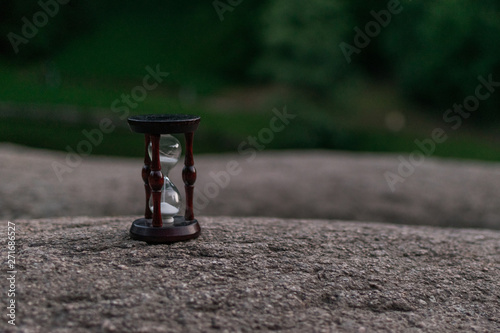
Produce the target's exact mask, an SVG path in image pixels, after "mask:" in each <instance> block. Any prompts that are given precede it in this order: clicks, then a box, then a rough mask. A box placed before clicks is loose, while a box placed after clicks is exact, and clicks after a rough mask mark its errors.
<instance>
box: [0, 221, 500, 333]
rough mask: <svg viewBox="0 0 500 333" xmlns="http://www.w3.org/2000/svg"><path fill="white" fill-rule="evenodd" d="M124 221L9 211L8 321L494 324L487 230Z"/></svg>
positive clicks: (82, 324) (273, 326)
mask: <svg viewBox="0 0 500 333" xmlns="http://www.w3.org/2000/svg"><path fill="white" fill-rule="evenodd" d="M131 221H132V218H131V217H120V218H87V217H77V218H60V219H52V220H32V221H27V220H25V221H21V220H18V221H17V222H16V232H17V267H16V268H17V271H18V274H17V277H18V281H17V295H18V296H17V302H18V307H19V308H18V324H19V325H18V328H19V332H53V333H62V332H71V333H78V332H148V333H149V332H181V331H182V332H253V331H259V330H260V331H271V330H272V331H283V332H331V331H334V332H336V331H339V332H498V331H500V298H499V295H500V285H499V283H498V282H499V281H500V232H498V231H486V230H473V229H440V228H434V227H418V226H414V227H410V226H395V225H388V224H378V223H353V222H338V221H327V220H282V219H269V218H231V217H213V218H211V217H210V218H209V217H204V218H200V222H201V224H202V227H203V232H202V235H201V236H200V238H198V239H197V240H194V241H189V242H185V243H176V244H173V245H154V246H151V245H147V244H146V243H144V242H138V241H133V240H131V239H130V238H129V235H128V228H129V226H130V224H131ZM5 226H6V222H5V221H4V222H1V231H2V234H5ZM1 251H2V258H5V257H6V256H5V253H4V252H5V246H2V248H1ZM2 281H5V279H3V278H2ZM2 290H5V289H4V288H3V289H2ZM4 297H5V295H4ZM0 331H3V332H5V331H6V332H15V331H14V330H12V329H11V328H10V326H9V325H7V324H6V320H5V318H4V319H2V321H1V322H0Z"/></svg>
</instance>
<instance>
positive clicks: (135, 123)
mask: <svg viewBox="0 0 500 333" xmlns="http://www.w3.org/2000/svg"><path fill="white" fill-rule="evenodd" d="M200 120H201V118H200V117H199V116H194V115H189V114H147V115H140V116H131V117H129V118H128V125H129V126H130V129H131V130H132V131H133V132H137V133H145V134H175V133H190V132H194V131H196V129H197V128H198V124H199V123H200Z"/></svg>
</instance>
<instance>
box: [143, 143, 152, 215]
mask: <svg viewBox="0 0 500 333" xmlns="http://www.w3.org/2000/svg"><path fill="white" fill-rule="evenodd" d="M150 142H151V139H150V136H149V134H145V135H144V151H145V153H144V166H143V167H142V180H143V181H144V191H145V192H146V208H145V210H144V218H146V219H150V218H153V212H151V208H150V207H149V199H150V198H151V187H150V186H149V174H150V173H151V158H150V157H149V152H148V149H149V143H150Z"/></svg>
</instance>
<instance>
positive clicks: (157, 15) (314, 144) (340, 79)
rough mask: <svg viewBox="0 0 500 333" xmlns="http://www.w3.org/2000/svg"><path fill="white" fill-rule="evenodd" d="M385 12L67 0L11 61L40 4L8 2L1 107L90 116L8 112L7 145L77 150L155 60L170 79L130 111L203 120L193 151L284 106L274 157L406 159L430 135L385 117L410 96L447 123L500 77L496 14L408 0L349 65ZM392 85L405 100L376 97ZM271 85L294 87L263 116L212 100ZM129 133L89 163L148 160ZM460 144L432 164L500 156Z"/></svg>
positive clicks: (3, 3)
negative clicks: (301, 153) (480, 84)
mask: <svg viewBox="0 0 500 333" xmlns="http://www.w3.org/2000/svg"><path fill="white" fill-rule="evenodd" d="M54 1H56V0H42V2H43V3H53V2H54ZM225 2H226V3H227V4H229V2H227V1H225ZM233 3H236V2H233ZM387 5H388V1H385V0H384V1H381V0H375V1H370V2H366V1H361V0H351V1H349V0H310V1H297V0H288V1H285V0H254V1H242V2H240V3H239V4H238V5H236V6H234V7H233V8H232V9H233V10H232V11H226V12H225V13H224V20H223V21H220V20H219V15H218V13H217V11H216V9H215V8H214V7H213V2H212V1H211V0H192V1H189V2H166V1H163V0H148V1H144V2H141V3H138V2H123V1H118V0H102V1H99V2H89V1H83V0H71V1H69V2H68V4H65V5H60V8H59V11H58V14H57V15H55V16H54V17H53V18H50V20H49V21H48V24H47V25H46V26H44V27H43V28H40V29H38V33H37V35H36V36H35V37H33V38H30V39H29V43H27V44H21V45H20V46H19V49H20V51H19V53H17V54H16V53H14V52H13V48H12V45H11V43H10V42H9V40H8V38H7V36H8V34H9V33H11V32H13V33H16V34H18V35H19V34H21V33H22V27H23V24H24V21H23V18H24V17H26V19H27V20H28V21H32V20H33V15H34V14H35V13H37V12H39V11H40V10H42V8H41V6H40V4H39V2H38V1H33V0H30V1H28V0H0V76H1V78H2V80H0V102H7V104H8V103H13V104H15V105H17V106H19V105H23V104H28V105H29V104H34V105H36V104H44V105H54V104H59V105H66V106H70V107H71V106H75V105H77V106H80V109H79V110H80V111H81V113H82V115H81V117H80V119H81V121H80V122H79V123H75V122H73V123H64V122H62V121H60V119H61V117H60V116H61V113H64V107H58V108H54V110H53V112H52V114H53V119H49V118H44V119H41V120H36V119H31V118H28V117H25V115H22V114H19V116H18V117H11V116H9V117H5V116H2V117H3V118H2V122H1V123H0V140H4V141H7V140H9V141H14V142H18V143H23V144H28V145H32V146H38V147H45V148H51V149H61V150H64V149H65V147H66V145H70V146H74V145H75V144H76V143H78V141H79V140H81V139H82V135H81V131H82V129H91V128H93V127H95V123H92V120H91V119H93V118H92V117H94V118H95V117H96V116H97V117H104V116H106V115H107V114H108V113H109V114H111V110H110V105H111V103H112V102H113V100H115V99H116V98H119V97H120V95H121V94H122V93H127V92H130V89H131V88H132V87H134V86H135V85H137V84H139V83H140V82H141V79H142V77H143V76H144V75H145V71H144V68H145V66H148V65H149V66H154V65H155V64H159V65H160V67H161V69H162V70H164V71H168V72H170V75H169V76H168V77H167V78H166V80H165V82H164V83H162V85H161V86H160V87H159V88H158V89H157V90H155V91H153V92H151V94H150V95H148V98H147V99H146V100H145V101H144V102H143V103H141V104H140V105H139V106H138V107H137V109H134V110H133V113H137V114H146V113H165V112H172V113H173V112H179V113H193V114H200V115H201V116H202V117H203V126H201V127H200V130H199V132H197V136H198V137H199V141H197V148H196V149H197V150H198V151H201V152H220V151H236V148H237V147H238V144H239V143H240V142H241V141H243V140H245V139H246V138H247V137H248V136H249V135H257V133H258V132H259V130H260V129H262V128H264V127H266V126H268V123H269V119H270V117H272V114H271V110H272V108H273V107H278V108H280V107H282V106H283V105H287V106H288V109H289V110H290V112H293V113H294V114H297V116H298V117H297V121H294V122H292V123H291V124H290V125H289V127H287V129H286V131H283V132H280V133H279V135H276V137H275V139H274V140H273V141H272V142H271V143H270V144H269V145H267V146H266V148H268V149H287V148H304V149H306V148H327V149H346V150H359V151H363V150H369V151H404V150H409V151H411V150H413V149H415V147H414V144H413V139H414V138H415V137H421V136H423V135H427V133H428V131H427V129H423V130H420V131H413V132H412V131H411V130H406V129H405V130H403V131H402V132H399V133H394V132H390V131H388V130H387V128H386V127H385V125H384V120H383V119H384V116H385V115H386V114H387V113H388V112H390V111H400V110H405V111H406V110H407V109H408V108H407V106H408V105H410V103H406V101H405V103H400V102H399V101H398V102H396V101H395V100H396V99H397V98H395V97H397V96H400V93H403V94H405V95H406V96H408V97H410V98H411V99H412V100H413V101H417V102H420V103H422V105H425V107H423V108H418V112H420V110H429V111H430V112H435V115H436V118H437V119H438V121H441V120H440V117H441V116H442V114H443V112H444V110H445V109H447V108H449V107H451V105H452V104H453V103H461V102H462V101H463V99H464V98H465V97H466V96H468V95H471V94H473V93H474V88H475V86H476V85H477V76H478V75H482V76H485V77H486V76H487V75H488V74H490V73H492V74H493V77H494V79H496V76H495V75H496V73H499V69H500V68H499V63H500V61H499V57H498V54H500V53H499V52H498V51H499V50H498V48H499V47H500V46H499V45H500V44H498V43H496V38H498V36H499V32H500V20H499V14H498V13H499V12H498V7H499V6H500V5H499V4H497V3H496V2H494V1H493V0H485V1H481V2H479V1H472V0H457V1H455V2H453V3H451V2H446V3H445V2H431V1H423V2H418V1H407V0H404V1H401V5H402V7H403V11H402V12H401V13H400V14H398V15H394V16H393V17H392V18H391V22H390V24H389V25H388V26H387V27H385V28H382V29H381V32H380V34H379V35H377V36H375V37H373V38H371V41H370V44H369V45H368V46H367V47H365V48H363V49H362V50H361V52H359V54H358V53H355V54H353V55H352V62H351V63H348V62H347V61H346V58H345V57H344V55H343V53H342V50H341V49H340V47H339V45H340V43H342V42H345V43H349V44H353V43H354V37H355V34H356V32H355V31H354V27H359V28H360V29H362V30H364V28H365V25H366V24H367V22H370V21H373V20H374V18H373V14H372V13H371V11H373V10H374V11H376V12H379V11H381V10H384V9H386V8H387ZM367 82H368V83H367ZM370 82H371V83H370ZM383 82H390V86H391V89H392V90H395V89H394V87H397V89H399V91H398V92H397V93H396V92H394V93H393V92H392V90H391V92H390V93H385V92H382V93H381V94H380V95H377V96H374V94H372V93H371V92H372V91H374V90H376V89H374V87H377V86H378V85H379V83H383ZM274 83H278V85H281V84H282V83H285V84H286V85H289V86H292V87H299V89H294V88H292V89H291V91H292V92H293V93H292V95H293V96H292V97H290V95H288V96H286V97H281V96H277V97H276V96H273V98H274V100H273V103H274V104H272V105H271V104H270V105H267V104H261V105H259V106H258V107H256V108H254V109H250V108H249V107H247V106H246V105H244V104H245V103H246V100H247V99H245V98H243V99H242V100H241V101H240V103H241V105H236V106H233V107H232V109H231V110H228V109H227V108H226V109H225V110H224V111H221V110H218V109H217V107H216V106H214V104H211V105H209V104H208V103H205V102H206V99H209V98H210V97H211V96H216V97H217V96H218V97H220V95H223V92H224V91H225V90H231V89H232V88H234V87H248V86H257V87H264V86H267V85H269V84H270V85H272V84H274ZM251 88H252V87H250V90H251ZM303 88H306V89H303ZM182 91H187V92H188V93H190V94H193V96H195V98H194V102H192V103H191V104H190V103H185V102H183V101H182V100H181V98H180V97H179V96H180V95H181V93H180V92H182ZM221 92H222V93H221ZM223 97H224V96H223ZM499 98H500V94H493V95H492V97H491V98H490V99H488V100H487V101H485V102H482V103H481V108H480V111H479V112H477V113H476V114H475V115H474V117H471V120H473V121H479V122H481V123H482V124H494V122H493V121H492V120H495V119H497V120H498V119H500V117H499V116H497V113H496V112H495V108H497V106H498V105H499V102H500V101H499ZM96 110H97V111H96ZM94 113H95V114H94ZM0 115H1V114H0ZM425 117H427V115H426V116H425ZM426 119H427V118H426ZM375 122H377V124H376V125H374V123H375ZM441 122H442V121H441ZM431 124H432V125H430V126H435V124H436V123H435V122H434V123H431ZM41 125H43V126H41ZM426 125H429V122H427V123H426ZM130 134H131V133H130V132H129V131H128V130H127V129H126V128H123V127H122V128H118V129H117V130H116V131H115V132H113V133H112V134H110V135H108V136H106V138H105V140H104V142H103V144H102V145H100V146H99V147H95V150H94V152H93V153H97V154H115V155H140V154H142V142H141V140H137V138H136V137H135V136H133V135H130ZM472 136H473V135H472ZM461 140H462V141H459V140H458V141H454V140H453V138H451V139H450V140H449V141H448V142H446V143H445V144H442V145H441V146H440V149H439V150H438V151H437V154H438V155H442V156H460V157H468V158H478V157H481V158H485V159H497V160H500V152H498V149H496V147H495V146H494V145H490V144H484V140H483V141H481V140H479V139H478V140H468V139H467V140H465V139H461Z"/></svg>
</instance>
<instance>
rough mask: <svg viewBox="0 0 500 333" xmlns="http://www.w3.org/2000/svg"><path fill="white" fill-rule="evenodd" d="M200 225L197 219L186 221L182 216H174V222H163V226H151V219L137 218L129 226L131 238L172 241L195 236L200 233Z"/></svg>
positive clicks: (150, 241) (159, 241)
mask: <svg viewBox="0 0 500 333" xmlns="http://www.w3.org/2000/svg"><path fill="white" fill-rule="evenodd" d="M200 231H201V228H200V225H199V224H198V221H197V220H192V221H186V220H185V219H184V216H175V217H174V223H168V224H163V227H160V228H158V227H153V225H152V223H151V219H144V218H142V219H138V220H135V221H134V222H133V223H132V226H131V227H130V236H131V237H132V238H133V239H136V240H140V241H144V242H148V243H174V242H180V241H186V240H189V239H193V238H196V237H198V236H199V235H200Z"/></svg>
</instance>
